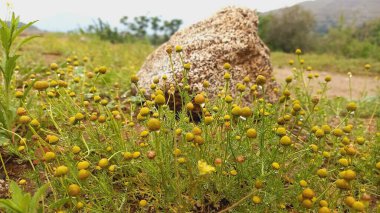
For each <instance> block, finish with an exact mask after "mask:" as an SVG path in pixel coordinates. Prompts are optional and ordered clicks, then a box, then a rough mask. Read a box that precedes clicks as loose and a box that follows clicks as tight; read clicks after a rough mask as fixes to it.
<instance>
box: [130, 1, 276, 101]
mask: <svg viewBox="0 0 380 213" xmlns="http://www.w3.org/2000/svg"><path fill="white" fill-rule="evenodd" d="M176 45H180V46H182V48H183V52H182V55H183V59H184V61H185V62H188V63H191V69H190V71H189V73H188V76H189V84H190V87H191V90H192V91H193V92H199V91H202V90H203V81H204V80H207V81H209V82H210V88H208V90H207V91H208V94H209V95H210V96H211V97H212V96H215V95H216V94H217V93H218V92H219V87H221V86H223V85H224V82H225V81H224V79H223V74H224V72H225V70H224V69H223V64H224V63H230V64H231V66H232V68H231V70H230V71H229V72H230V73H231V84H232V85H236V84H237V83H239V82H242V81H243V78H244V77H245V76H249V77H250V79H251V80H252V81H251V83H250V84H249V85H252V84H254V81H255V79H256V77H257V76H258V75H263V76H264V77H266V79H267V84H266V88H267V89H266V94H267V95H268V97H269V99H272V100H273V98H274V97H275V93H274V91H273V88H274V87H275V86H276V84H275V82H273V81H272V80H271V79H272V77H271V74H272V66H271V63H270V59H269V49H268V48H267V47H266V46H265V44H264V43H263V42H262V41H261V39H260V38H259V36H258V16H257V15H256V12H255V11H254V10H251V9H247V8H237V7H227V8H225V9H223V10H221V11H219V12H217V13H216V14H215V15H213V16H212V17H210V18H208V19H206V20H203V21H201V22H199V23H196V24H194V25H192V26H190V27H188V28H186V29H183V30H180V31H178V32H177V33H175V34H174V35H173V36H172V37H171V38H170V40H169V41H168V42H167V43H165V44H163V45H161V46H160V47H159V48H158V49H156V50H155V51H154V52H153V53H152V54H151V55H150V56H149V57H148V58H147V60H146V61H145V63H144V64H143V66H142V67H141V70H140V71H139V72H138V74H137V75H138V76H139V78H140V82H139V85H140V86H141V87H143V88H145V89H146V91H147V92H149V91H151V89H150V88H149V87H150V85H151V83H152V81H153V79H154V77H161V76H163V75H164V74H166V75H167V77H168V80H167V82H169V83H170V82H171V83H172V82H173V72H172V70H171V67H170V61H169V57H168V53H167V52H166V50H167V48H168V47H170V46H172V47H173V53H172V57H173V62H174V73H175V76H176V79H177V81H180V79H182V73H183V72H182V70H183V68H182V64H181V60H180V55H179V54H178V53H176V51H175V49H174V47H175V46H176ZM178 79H179V80H178ZM248 89H249V87H247V90H248ZM231 90H232V93H233V94H234V93H235V92H236V88H235V86H234V87H232V88H231ZM247 100H249V99H247Z"/></svg>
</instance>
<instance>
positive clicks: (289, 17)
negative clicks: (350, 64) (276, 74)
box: [259, 6, 380, 60]
mask: <svg viewBox="0 0 380 213" xmlns="http://www.w3.org/2000/svg"><path fill="white" fill-rule="evenodd" d="M259 30H260V37H261V38H262V39H263V40H264V42H265V43H266V44H267V45H268V46H269V47H270V49H271V50H274V51H283V52H288V53H289V52H292V51H293V50H294V49H296V48H302V49H304V50H307V51H309V52H310V51H311V52H314V53H318V54H321V53H323V54H333V55H336V56H344V57H347V58H373V59H377V60H379V59H380V55H379V54H378V53H379V51H380V19H375V20H371V21H368V22H365V23H364V24H361V25H359V26H356V25H351V24H347V23H346V22H345V17H343V16H342V17H341V18H340V21H339V23H338V24H337V25H336V26H331V27H330V28H329V29H328V30H327V32H323V31H318V28H316V20H315V18H314V16H313V15H312V13H311V12H309V11H308V10H305V9H303V8H302V7H300V6H294V7H290V8H286V9H283V10H281V11H279V12H277V13H269V14H261V16H260V26H259Z"/></svg>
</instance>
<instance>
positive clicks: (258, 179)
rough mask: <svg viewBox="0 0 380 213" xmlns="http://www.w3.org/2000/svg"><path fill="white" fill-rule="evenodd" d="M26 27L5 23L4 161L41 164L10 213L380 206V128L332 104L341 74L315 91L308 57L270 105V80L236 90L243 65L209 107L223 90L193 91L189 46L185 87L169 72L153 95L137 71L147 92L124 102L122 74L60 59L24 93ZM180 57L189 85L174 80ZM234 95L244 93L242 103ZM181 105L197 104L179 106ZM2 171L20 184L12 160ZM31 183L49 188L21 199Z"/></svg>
mask: <svg viewBox="0 0 380 213" xmlns="http://www.w3.org/2000/svg"><path fill="white" fill-rule="evenodd" d="M17 21H18V18H15V17H14V18H12V22H11V24H10V25H7V24H6V23H5V22H2V28H1V42H2V45H3V48H2V51H3V58H2V67H1V70H2V76H1V80H2V82H3V84H2V87H1V89H2V94H4V95H1V110H2V113H1V115H2V117H1V123H2V126H1V134H2V139H1V140H2V141H6V142H5V143H3V144H2V147H1V152H0V153H7V154H8V155H13V156H16V157H17V158H18V159H19V160H22V161H24V162H25V163H28V164H30V171H26V172H25V174H24V177H22V178H20V179H17V180H14V181H17V183H16V182H12V183H11V189H10V196H11V198H9V199H2V200H0V209H3V210H6V211H7V212H112V211H117V212H119V211H127V212H188V211H193V212H219V211H220V212H289V211H297V212H320V213H328V212H344V211H351V212H375V211H378V210H379V196H380V195H379V191H380V190H379V185H380V184H379V181H380V156H379V150H380V133H379V130H378V127H377V132H376V131H369V128H368V126H367V125H366V124H365V123H364V119H362V118H360V117H359V116H358V113H357V111H358V110H360V108H359V109H358V107H357V104H358V103H356V102H353V101H345V100H342V101H339V102H331V101H330V100H329V99H328V98H327V96H326V94H327V92H328V88H329V84H330V83H331V82H330V81H331V77H329V76H325V79H324V80H322V81H320V86H321V88H320V90H319V91H312V88H311V87H310V86H309V84H310V82H311V81H317V80H318V78H319V75H317V74H314V75H312V74H307V73H308V72H309V71H308V70H309V69H308V68H307V67H306V66H305V61H304V60H303V59H302V52H301V50H299V49H298V50H297V51H296V54H295V56H296V57H295V60H294V61H290V62H289V63H290V64H291V65H292V66H294V69H293V76H289V77H288V78H286V81H285V82H280V83H281V86H280V87H279V88H277V89H276V92H277V94H278V96H279V98H278V100H277V101H274V102H269V101H268V98H267V96H266V81H268V79H266V78H265V77H264V76H261V75H259V76H257V78H256V79H250V78H249V77H245V78H243V79H240V80H241V81H240V83H238V84H236V85H232V84H231V75H230V73H231V72H233V69H234V68H233V64H232V65H230V64H228V63H226V64H224V70H223V71H222V70H221V73H222V74H221V76H220V79H221V80H222V81H224V82H225V86H224V87H222V88H217V89H218V91H219V94H218V95H217V96H216V97H214V98H209V96H208V93H209V90H210V89H215V88H210V86H211V85H210V84H209V83H208V82H207V81H205V82H203V86H204V90H203V91H202V92H200V93H197V94H195V93H193V92H192V89H191V87H190V86H189V85H188V82H189V79H188V78H187V73H188V72H189V71H190V70H191V64H190V63H185V62H184V61H185V59H184V56H183V54H182V48H181V47H180V46H176V47H168V48H167V51H166V52H167V54H168V58H169V59H170V60H169V61H170V65H171V69H172V72H173V78H174V80H175V81H174V82H173V83H172V84H168V83H167V81H168V80H167V79H168V76H165V75H163V76H157V77H156V78H154V79H152V85H150V88H151V90H152V91H151V93H152V95H151V96H150V97H148V98H147V97H146V96H145V95H144V94H145V93H146V92H147V91H144V89H141V87H140V85H139V79H138V77H137V76H136V75H133V76H132V77H131V79H130V81H131V87H132V88H134V89H136V91H138V92H137V93H136V95H123V94H124V93H123V91H121V89H120V85H119V84H117V83H115V84H112V85H111V84H109V83H104V79H103V78H104V76H106V75H107V73H109V72H112V71H111V70H109V69H108V68H107V67H105V66H99V65H96V62H93V61H91V60H89V59H88V58H87V57H84V58H83V59H79V58H78V57H77V56H71V57H69V58H67V59H66V61H65V62H64V63H61V64H56V63H52V64H51V65H50V66H49V68H47V69H45V70H44V71H40V72H37V73H33V74H31V75H29V77H28V79H27V80H26V81H23V83H22V85H21V86H20V85H18V86H17V85H15V84H12V82H15V80H16V78H19V77H20V76H18V75H13V73H14V71H15V69H16V65H15V64H16V60H17V58H18V56H16V55H15V53H16V50H17V48H16V49H15V50H14V51H13V52H12V53H11V51H9V49H10V48H11V46H12V45H13V44H14V43H13V42H14V41H15V38H16V37H17V35H18V34H19V33H17V32H20V30H22V28H17V27H16V26H17V25H16V24H15V23H16V22H17ZM28 40H29V39H28ZM175 56H176V57H175ZM176 58H179V59H180V61H181V63H182V65H183V68H182V70H181V71H182V73H183V76H184V78H183V79H177V78H176V77H175V75H174V69H175V68H174V66H173V60H175V59H176ZM20 66H22V65H20ZM366 67H368V68H369V66H366ZM305 75H307V78H304V76H305ZM126 81H128V79H126ZM231 87H237V91H238V93H237V94H234V95H233V94H231V93H230V88H231ZM175 93H176V94H179V95H174V94H175ZM244 99H248V100H249V101H248V103H247V102H246V101H243V100H244ZM173 102H176V103H181V105H182V106H183V107H181V108H177V109H175V107H174V109H173V106H172V105H171V103H173ZM15 106H16V109H15V110H13V107H15ZM174 106H176V105H174ZM194 115H197V119H196V118H195V116H194ZM198 118H199V119H198ZM377 125H378V123H377ZM1 167H2V171H4V172H5V174H7V168H6V165H5V164H4V161H3V159H2V166H1ZM7 177H8V176H7ZM28 184H33V185H34V186H35V188H39V187H41V188H39V189H38V190H37V192H36V193H35V195H34V196H33V197H31V195H30V194H28V193H25V192H22V191H21V189H20V187H21V188H24V187H26V185H28ZM47 188H49V190H48V192H47V191H46V189H47ZM44 192H45V193H44ZM22 200H27V201H29V200H31V202H26V203H27V204H28V205H27V204H25V202H21V201H22ZM30 206H32V207H30Z"/></svg>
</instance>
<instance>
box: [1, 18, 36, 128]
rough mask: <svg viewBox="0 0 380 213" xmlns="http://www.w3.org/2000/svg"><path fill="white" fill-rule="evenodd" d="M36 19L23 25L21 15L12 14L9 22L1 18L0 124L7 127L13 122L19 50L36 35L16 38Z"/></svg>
mask: <svg viewBox="0 0 380 213" xmlns="http://www.w3.org/2000/svg"><path fill="white" fill-rule="evenodd" d="M35 22H36V21H33V22H29V23H28V24H25V25H23V26H21V27H19V26H20V17H19V16H17V17H16V16H15V14H14V13H13V14H12V19H11V20H10V21H9V22H7V21H5V20H0V42H1V54H2V60H1V64H0V71H1V74H2V86H1V90H0V91H1V92H2V94H4V96H1V97H0V124H2V125H3V126H4V127H5V128H6V129H9V127H10V124H11V123H13V119H12V118H13V117H14V116H13V114H14V113H13V112H14V110H12V107H11V106H12V105H13V104H12V100H11V82H12V78H13V76H14V71H15V67H16V62H17V59H18V58H19V57H20V55H18V54H17V51H18V50H20V48H21V47H22V46H23V45H24V44H26V43H27V42H28V41H30V40H32V39H33V38H35V37H36V36H29V37H26V38H24V39H22V40H21V41H18V42H16V39H17V38H18V37H19V36H20V35H21V33H22V32H24V31H25V30H26V29H27V28H28V27H30V26H31V25H32V24H34V23H35Z"/></svg>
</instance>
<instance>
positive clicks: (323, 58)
mask: <svg viewBox="0 0 380 213" xmlns="http://www.w3.org/2000/svg"><path fill="white" fill-rule="evenodd" d="M301 58H302V59H304V60H305V65H306V66H311V67H312V68H313V69H314V70H319V71H328V72H341V73H347V72H351V73H353V74H362V75H379V74H380V61H378V60H375V59H367V58H355V59H350V58H345V57H342V56H336V55H329V54H315V53H310V54H309V53H306V54H304V55H302V56H301ZM291 59H294V54H290V53H283V52H272V53H271V61H272V64H273V66H274V67H287V66H289V65H288V62H289V60H291ZM366 64H370V65H371V69H370V70H369V71H366V70H365V69H364V65H366Z"/></svg>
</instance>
